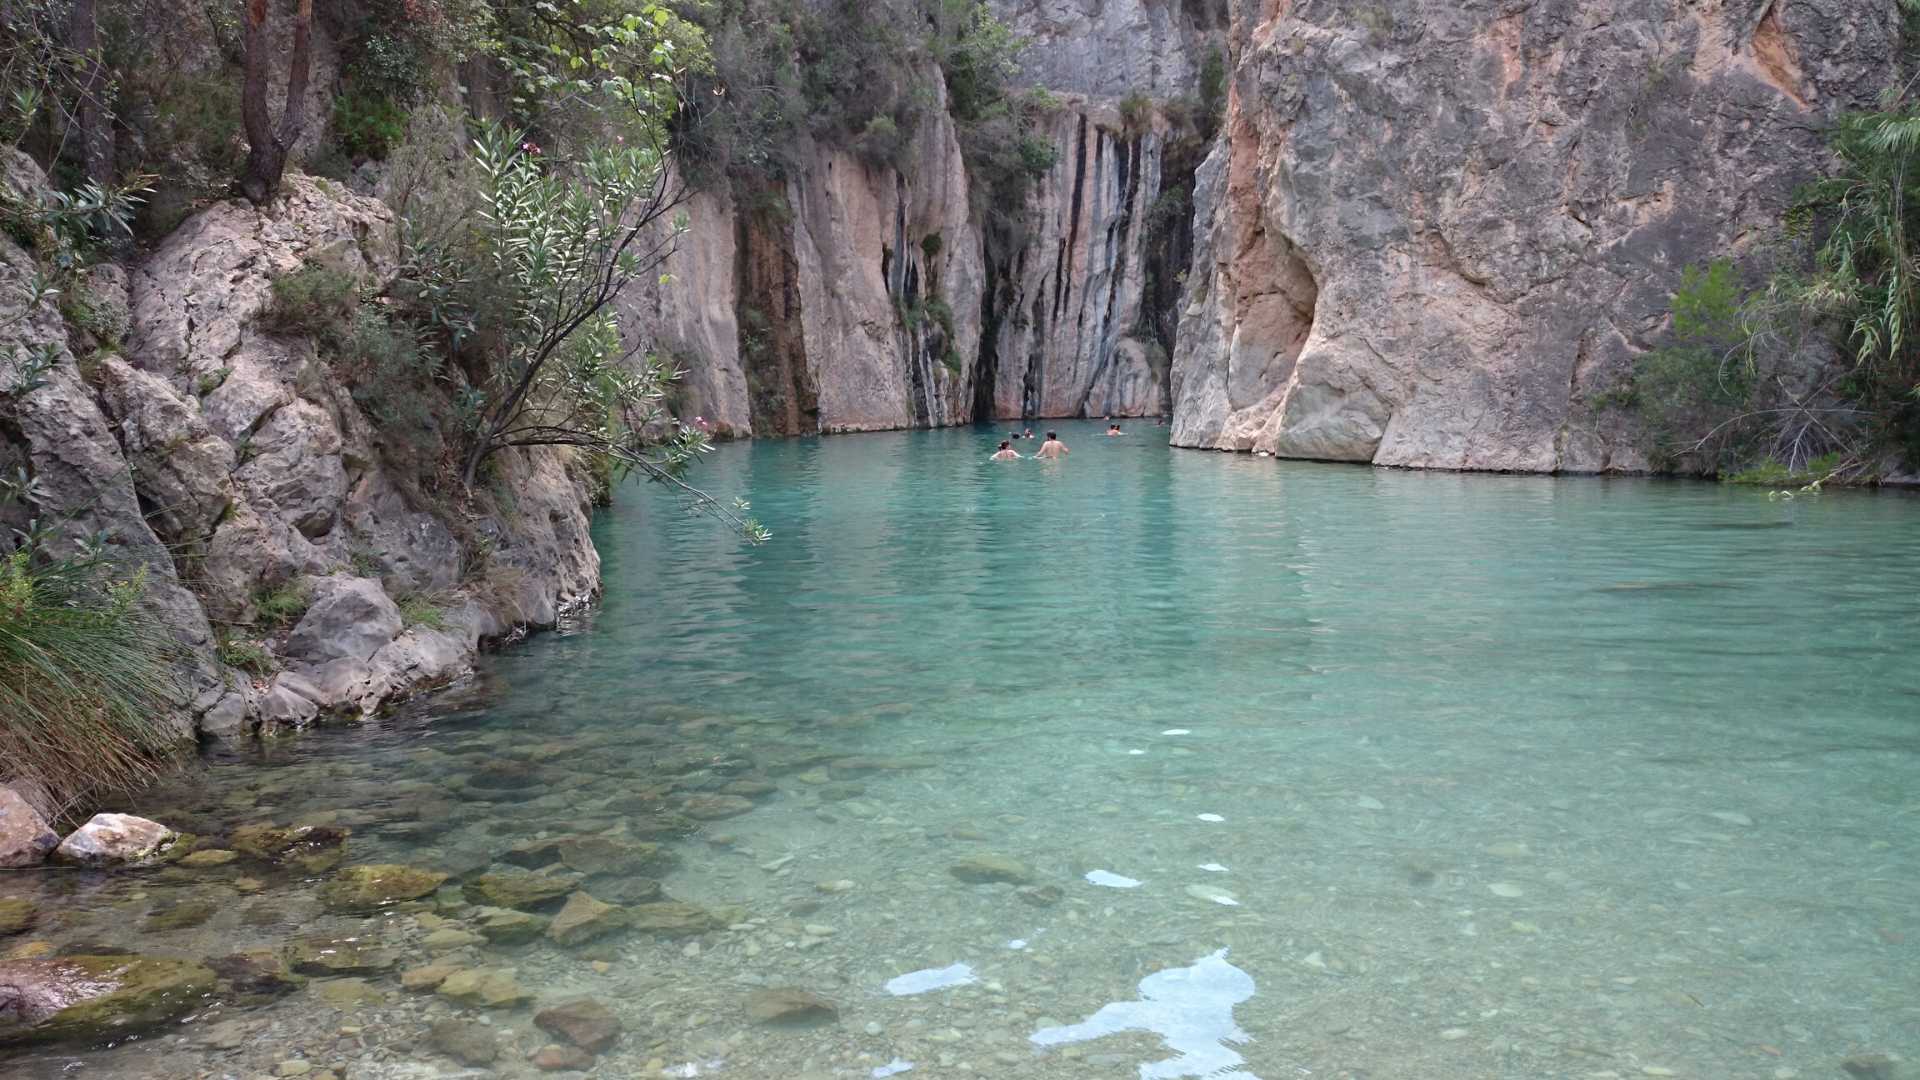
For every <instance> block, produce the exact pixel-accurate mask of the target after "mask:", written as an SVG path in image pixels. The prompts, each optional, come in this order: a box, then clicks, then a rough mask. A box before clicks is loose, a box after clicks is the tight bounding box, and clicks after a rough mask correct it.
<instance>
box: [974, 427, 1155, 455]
mask: <svg viewBox="0 0 1920 1080" xmlns="http://www.w3.org/2000/svg"><path fill="white" fill-rule="evenodd" d="M1125 434H1126V432H1124V431H1121V430H1120V425H1119V424H1116V423H1114V422H1113V421H1112V419H1108V421H1107V435H1108V437H1112V436H1115V435H1125ZM1031 438H1033V429H1032V428H1028V429H1026V431H1025V432H1018V431H1016V432H1014V433H1013V434H1012V435H1009V436H1008V437H1006V438H1004V439H1001V440H1000V449H998V450H996V451H994V453H993V457H992V458H991V460H993V461H1018V460H1020V452H1019V451H1018V450H1015V449H1014V448H1013V443H1014V440H1015V439H1031ZM1033 456H1034V457H1037V458H1045V459H1047V460H1049V461H1051V460H1053V459H1054V458H1063V457H1066V456H1067V444H1066V443H1063V442H1061V441H1060V436H1059V434H1058V433H1057V432H1052V431H1049V432H1047V441H1046V442H1043V443H1041V444H1040V449H1038V450H1035V451H1034V452H1033Z"/></svg>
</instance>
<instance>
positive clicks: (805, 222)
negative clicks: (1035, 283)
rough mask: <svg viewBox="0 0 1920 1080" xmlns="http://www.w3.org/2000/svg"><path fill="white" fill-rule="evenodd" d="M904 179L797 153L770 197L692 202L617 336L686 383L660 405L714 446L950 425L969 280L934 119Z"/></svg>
mask: <svg viewBox="0 0 1920 1080" xmlns="http://www.w3.org/2000/svg"><path fill="white" fill-rule="evenodd" d="M935 117H936V119H935V120H934V121H933V122H931V123H929V124H926V125H923V127H922V128H921V129H920V130H919V131H918V132H916V133H915V136H914V142H913V145H912V146H911V148H910V149H909V151H908V153H907V155H906V157H907V159H908V160H910V161H912V162H913V163H914V168H913V170H912V172H911V174H903V173H901V172H899V171H897V170H895V169H892V168H889V167H885V166H877V165H874V164H871V163H869V162H868V161H866V160H864V159H863V158H861V157H859V156H858V155H856V154H854V153H851V152H848V151H843V150H834V149H831V148H828V147H825V146H819V145H809V146H808V147H806V148H805V149H804V151H803V152H802V154H801V155H800V156H801V160H802V165H801V167H799V168H797V169H795V170H794V171H793V176H792V178H791V179H789V180H788V181H786V182H785V183H776V184H771V185H768V186H766V187H763V188H758V189H751V190H743V191H737V192H728V191H724V190H721V191H714V190H705V191H700V192H696V193H694V194H693V195H692V196H691V197H690V199H689V201H688V204H687V207H686V211H687V216H686V221H687V228H686V230H685V232H684V233H682V235H681V236H680V237H679V240H678V243H677V246H676V250H675V252H674V254H673V255H672V257H671V258H670V259H669V261H668V263H667V265H666V267H665V270H666V272H667V275H668V278H667V280H666V282H665V283H664V284H653V285H649V286H648V287H646V288H644V289H639V290H632V291H630V294H629V295H626V296H623V297H622V299H621V302H620V303H621V314H622V322H623V325H625V326H626V327H627V328H628V329H629V330H630V331H631V332H633V333H635V334H637V335H639V337H640V340H642V341H644V342H645V343H646V344H647V346H648V347H649V348H652V349H653V350H655V351H656V352H658V353H661V354H663V355H667V356H671V357H673V358H674V359H675V360H676V361H677V362H678V363H679V366H680V367H681V368H683V369H684V370H685V371H686V372H687V378H686V379H685V381H684V382H683V384H682V385H681V387H680V391H681V398H680V400H679V401H677V402H676V403H675V404H676V405H677V407H678V411H679V413H680V415H681V417H682V419H686V420H689V421H691V419H692V417H694V416H699V417H702V418H704V420H705V421H706V422H707V423H708V424H709V425H711V426H712V427H713V428H714V430H715V431H716V433H718V434H723V435H745V434H756V435H793V434H811V433H815V432H831V431H873V430H879V429H884V428H901V427H925V426H930V425H942V424H956V423H965V422H966V421H968V420H969V419H971V410H972V404H973V384H972V364H971V358H972V357H973V356H975V355H976V354H977V353H978V351H979V335H980V323H979V318H978V312H979V303H980V292H981V288H982V282H983V280H984V273H983V270H982V266H981V245H980V238H979V235H978V233H977V231H976V230H974V229H973V228H972V226H971V225H970V224H969V216H968V215H969V206H970V201H969V195H968V190H967V174H966V168H965V165H964V163H963V162H962V161H961V159H960V148H959V145H958V143H957V142H956V141H955V138H954V133H953V125H952V123H951V121H949V120H947V119H946V116H945V114H944V112H943V111H938V110H936V112H935Z"/></svg>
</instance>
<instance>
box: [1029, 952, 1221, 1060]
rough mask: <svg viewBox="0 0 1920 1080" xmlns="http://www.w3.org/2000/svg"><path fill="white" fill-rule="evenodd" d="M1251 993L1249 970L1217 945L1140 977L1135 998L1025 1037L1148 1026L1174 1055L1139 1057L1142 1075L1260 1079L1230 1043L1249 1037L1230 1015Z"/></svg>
mask: <svg viewBox="0 0 1920 1080" xmlns="http://www.w3.org/2000/svg"><path fill="white" fill-rule="evenodd" d="M1253 994H1254V984H1253V976H1251V975H1248V974H1247V973H1246V972H1244V971H1242V970H1240V969H1239V968H1237V967H1234V966H1233V965H1232V964H1229V963H1227V950H1225V949H1221V950H1220V951H1218V952H1216V953H1214V954H1212V955H1211V956H1205V957H1202V958H1200V959H1199V960H1197V961H1195V962H1194V963H1193V965H1192V966H1191V967H1183V968H1172V969H1170V970H1167V971H1161V972H1156V973H1154V974H1152V975H1149V976H1147V977H1146V978H1144V979H1142V980H1140V999H1139V1000H1138V1001H1116V1002H1113V1003H1111V1004H1108V1005H1103V1006H1101V1007H1100V1011H1099V1012H1096V1013H1094V1014H1093V1015H1092V1016H1090V1017H1088V1018H1087V1019H1086V1020H1083V1021H1081V1022H1080V1023H1078V1024H1067V1025H1064V1026H1061V1027H1050V1028H1041V1029H1040V1030H1039V1031H1036V1032H1034V1033H1033V1034H1032V1035H1031V1036H1030V1037H1029V1038H1030V1039H1031V1040H1032V1041H1033V1042H1034V1043H1035V1044H1036V1045H1039V1046H1060V1045H1062V1044H1065V1043H1076V1042H1087V1041H1089V1040H1092V1039H1100V1038H1104V1037H1106V1036H1108V1035H1117V1034H1119V1033H1121V1032H1123V1031H1151V1032H1154V1033H1156V1034H1158V1035H1159V1036H1160V1037H1161V1038H1162V1039H1164V1040H1165V1042H1166V1045H1167V1048H1168V1049H1170V1050H1172V1051H1174V1056H1173V1057H1170V1058H1167V1059H1166V1060H1164V1061H1155V1062H1143V1063H1142V1064H1141V1066H1140V1080H1176V1078H1178V1077H1183V1076H1197V1077H1204V1078H1227V1077H1232V1078H1236V1080H1259V1078H1258V1077H1256V1076H1254V1074H1252V1073H1250V1072H1248V1071H1246V1070H1245V1069H1243V1068H1241V1066H1242V1065H1245V1064H1246V1059H1245V1058H1242V1057H1241V1056H1240V1055H1239V1053H1237V1052H1236V1051H1234V1050H1233V1049H1232V1048H1231V1047H1230V1046H1229V1045H1228V1044H1229V1043H1233V1044H1239V1043H1247V1042H1251V1041H1253V1037H1252V1036H1250V1035H1248V1034H1247V1033H1246V1032H1245V1031H1242V1030H1241V1029H1240V1025H1239V1024H1237V1023H1235V1022H1234V1019H1233V1007H1234V1006H1235V1005H1238V1004H1240V1003H1241V1002H1243V1001H1245V1000H1247V999H1248V998H1251V997H1252V996H1253Z"/></svg>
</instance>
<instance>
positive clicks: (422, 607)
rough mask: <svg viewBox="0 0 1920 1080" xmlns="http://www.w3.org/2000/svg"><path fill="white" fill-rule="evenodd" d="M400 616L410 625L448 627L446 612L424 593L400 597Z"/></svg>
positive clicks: (437, 628)
mask: <svg viewBox="0 0 1920 1080" xmlns="http://www.w3.org/2000/svg"><path fill="white" fill-rule="evenodd" d="M400 618H401V620H402V621H404V622H405V623H406V624H407V625H408V626H427V627H431V628H433V629H435V630H445V629H446V628H447V615H446V612H445V611H443V610H441V608H440V605H439V604H436V603H434V602H433V599H432V598H431V597H429V596H427V595H425V594H423V593H416V594H414V595H412V596H406V597H402V598H401V599H400Z"/></svg>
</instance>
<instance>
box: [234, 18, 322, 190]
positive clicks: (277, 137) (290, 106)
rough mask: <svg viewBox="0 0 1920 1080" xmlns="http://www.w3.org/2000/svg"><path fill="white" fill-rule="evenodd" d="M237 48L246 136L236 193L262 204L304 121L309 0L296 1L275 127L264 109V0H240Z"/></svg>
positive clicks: (309, 46)
mask: <svg viewBox="0 0 1920 1080" xmlns="http://www.w3.org/2000/svg"><path fill="white" fill-rule="evenodd" d="M243 5H244V6H243V8H242V12H241V15H242V26H241V35H242V46H243V48H244V49H245V50H246V64H245V69H244V70H245V73H244V74H243V75H242V77H241V80H242V81H241V84H240V122H241V126H242V128H243V129H244V130H245V131H246V135H247V164H246V168H245V169H244V170H243V171H242V172H241V174H240V181H239V188H240V194H242V195H244V196H246V198H247V201H248V202H251V203H252V204H254V205H255V206H263V205H265V204H266V203H267V202H268V201H269V200H271V199H272V198H273V197H274V195H275V194H276V193H278V192H279V190H280V177H281V175H282V174H283V173H285V172H286V169H287V155H288V154H289V153H290V152H292V150H293V147H294V144H295V143H297V142H299V141H300V135H301V133H302V132H303V131H305V129H306V123H307V78H308V75H309V74H310V71H309V69H310V68H311V67H312V34H313V0H300V6H299V8H298V10H297V11H296V13H295V15H294V19H293V50H292V52H291V53H289V54H288V56H287V103H286V105H285V106H284V107H283V108H282V109H281V112H280V127H279V129H278V130H275V129H274V127H273V121H272V114H271V113H270V112H269V111H268V109H267V76H268V74H269V69H270V68H271V67H272V64H271V63H270V60H271V57H270V56H269V55H268V48H269V42H268V32H267V31H268V28H267V0H243Z"/></svg>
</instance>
